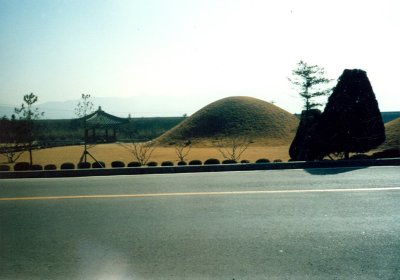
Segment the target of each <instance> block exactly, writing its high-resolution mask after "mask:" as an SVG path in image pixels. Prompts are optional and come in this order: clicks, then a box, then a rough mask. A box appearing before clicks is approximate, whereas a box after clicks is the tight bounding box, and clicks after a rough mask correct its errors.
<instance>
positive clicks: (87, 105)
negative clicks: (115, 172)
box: [75, 93, 97, 163]
mask: <svg viewBox="0 0 400 280" xmlns="http://www.w3.org/2000/svg"><path fill="white" fill-rule="evenodd" d="M91 113H93V103H92V101H90V94H84V93H82V97H81V101H79V103H78V104H77V105H76V107H75V115H76V116H78V117H79V118H81V119H82V120H83V129H84V150H83V153H82V156H81V158H80V160H79V163H81V162H87V156H88V155H89V156H91V157H92V158H93V159H94V160H95V161H96V162H97V160H96V159H95V158H94V157H93V156H92V155H91V154H90V153H89V151H88V149H89V148H90V147H88V144H87V142H88V139H87V138H88V137H87V134H88V133H87V123H86V117H87V115H89V114H91Z"/></svg>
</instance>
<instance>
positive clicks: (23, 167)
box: [0, 158, 282, 171]
mask: <svg viewBox="0 0 400 280" xmlns="http://www.w3.org/2000/svg"><path fill="white" fill-rule="evenodd" d="M268 162H270V161H269V160H268V159H265V158H263V159H259V160H257V161H256V163H268ZM274 162H282V161H281V160H274ZM221 163H222V164H236V163H238V162H236V161H234V160H230V159H227V160H224V161H222V162H221V161H220V160H219V159H215V158H210V159H207V160H206V161H204V163H203V162H202V161H201V160H191V161H189V162H185V161H179V162H178V163H177V164H176V165H177V166H184V165H213V164H221ZM240 163H250V161H248V160H242V161H240ZM141 166H142V165H141V164H140V163H139V162H137V161H132V162H129V163H128V164H127V165H125V163H124V162H122V161H113V162H111V167H112V168H123V167H141ZM146 166H149V167H152V166H158V163H157V162H155V161H151V162H148V163H147V164H146ZM161 166H174V163H173V162H172V161H163V162H162V163H161ZM105 167H106V164H105V163H104V162H102V161H98V162H93V163H89V162H81V163H78V164H74V163H72V162H64V163H63V164H61V166H60V169H61V170H68V169H89V168H105ZM56 169H57V166H56V165H55V164H47V165H45V166H42V165H40V164H34V165H32V166H30V165H29V163H28V162H18V163H16V164H15V165H14V171H28V170H56ZM10 170H11V168H10V166H8V165H0V171H10Z"/></svg>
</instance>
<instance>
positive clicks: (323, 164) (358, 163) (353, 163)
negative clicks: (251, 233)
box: [0, 158, 400, 179]
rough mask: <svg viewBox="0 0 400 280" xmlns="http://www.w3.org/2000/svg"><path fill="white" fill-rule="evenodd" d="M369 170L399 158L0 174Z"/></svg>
mask: <svg viewBox="0 0 400 280" xmlns="http://www.w3.org/2000/svg"><path fill="white" fill-rule="evenodd" d="M368 166H400V158H393V159H364V160H337V161H330V160H329V161H308V162H278V163H245V164H243V163H237V164H218V165H185V166H157V167H122V168H99V169H73V170H41V171H2V172H0V179H6V178H57V177H85V176H110V175H142V174H167V173H195V172H224V171H254V170H276V169H308V168H332V167H355V168H357V167H368Z"/></svg>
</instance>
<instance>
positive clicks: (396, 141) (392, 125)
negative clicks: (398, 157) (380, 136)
mask: <svg viewBox="0 0 400 280" xmlns="http://www.w3.org/2000/svg"><path fill="white" fill-rule="evenodd" d="M385 134H386V140H385V142H384V143H383V144H382V146H381V148H384V149H391V148H397V149H400V118H397V119H394V120H392V121H390V122H388V123H386V124H385Z"/></svg>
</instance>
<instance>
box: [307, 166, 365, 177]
mask: <svg viewBox="0 0 400 280" xmlns="http://www.w3.org/2000/svg"><path fill="white" fill-rule="evenodd" d="M364 168H368V166H358V167H334V168H308V169H304V170H305V171H306V172H307V173H309V174H311V175H336V174H341V173H346V172H351V171H354V170H358V169H364Z"/></svg>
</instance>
